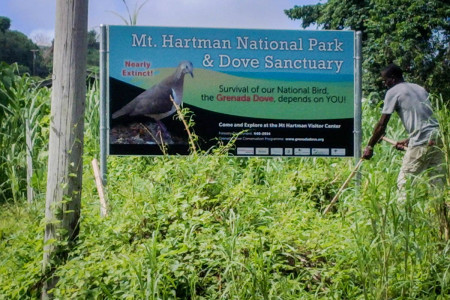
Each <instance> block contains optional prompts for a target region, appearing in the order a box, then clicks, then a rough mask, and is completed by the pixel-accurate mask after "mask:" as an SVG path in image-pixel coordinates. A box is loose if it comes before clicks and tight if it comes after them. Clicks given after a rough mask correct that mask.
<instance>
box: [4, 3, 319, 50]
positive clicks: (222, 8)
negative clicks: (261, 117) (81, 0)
mask: <svg viewBox="0 0 450 300" xmlns="http://www.w3.org/2000/svg"><path fill="white" fill-rule="evenodd" d="M56 1H57V0H0V16H6V17H8V18H10V19H11V28H10V29H11V30H18V31H20V32H22V33H24V34H26V35H27V36H28V37H30V38H31V39H32V40H33V41H34V42H36V43H38V44H46V43H47V44H48V43H50V42H51V40H52V39H53V37H54V24H55V11H56V8H55V7H56ZM126 2H127V3H128V6H129V8H130V11H131V12H133V11H134V10H135V8H136V7H137V6H139V5H140V4H143V3H144V2H145V0H126ZM319 2H321V3H324V2H326V0H296V1H293V0H147V2H146V3H145V4H144V5H143V7H142V9H141V10H140V12H139V14H138V20H137V25H142V26H175V27H213V28H250V29H299V28H301V27H300V22H299V21H292V20H290V19H289V18H288V17H287V16H286V15H285V14H284V11H283V10H284V9H289V8H293V7H294V6H295V5H299V6H300V5H307V4H317V3H319ZM118 15H120V16H122V17H127V16H128V14H127V11H126V7H125V5H124V2H123V0H90V1H89V24H88V29H89V30H91V29H98V28H99V26H100V25H101V24H105V25H124V21H123V20H122V19H121V18H120V17H119V16H118Z"/></svg>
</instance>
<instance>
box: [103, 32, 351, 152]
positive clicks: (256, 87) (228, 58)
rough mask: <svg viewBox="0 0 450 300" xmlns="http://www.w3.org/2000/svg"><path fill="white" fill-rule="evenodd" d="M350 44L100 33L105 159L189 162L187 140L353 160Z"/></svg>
mask: <svg viewBox="0 0 450 300" xmlns="http://www.w3.org/2000/svg"><path fill="white" fill-rule="evenodd" d="M354 40H355V33H354V32H353V31H306V30H262V29H261V30H253V29H220V28H177V27H139V26H108V27H107V43H108V46H107V49H108V51H107V53H108V54H107V55H108V57H107V58H108V59H107V64H108V67H107V73H108V74H107V75H106V77H107V78H108V92H109V93H108V95H109V97H108V99H109V100H108V101H109V102H108V110H109V113H108V114H109V116H108V124H107V127H108V128H109V131H108V141H109V142H108V146H109V148H108V152H109V154H112V155H161V154H182V155H184V154H189V152H190V144H189V135H188V134H189V133H190V132H193V133H195V135H196V136H197V137H198V139H197V140H196V141H197V143H198V147H200V148H201V149H202V150H207V149H210V148H211V147H214V146H215V145H218V144H219V143H220V144H226V143H229V142H232V143H233V146H232V147H230V154H232V155H237V156H340V157H345V156H353V152H354V99H355V96H354V79H355V75H354V71H355V62H354V57H355V55H354V48H355V47H354ZM194 68H195V71H194ZM194 73H195V76H194ZM186 75H187V76H186ZM177 107H179V108H180V109H183V111H185V112H186V111H187V112H188V118H189V120H188V122H186V123H189V124H190V125H189V126H191V128H186V125H185V124H184V123H183V120H181V119H180V117H179V115H178V114H177V112H176V110H177ZM188 129H190V130H188Z"/></svg>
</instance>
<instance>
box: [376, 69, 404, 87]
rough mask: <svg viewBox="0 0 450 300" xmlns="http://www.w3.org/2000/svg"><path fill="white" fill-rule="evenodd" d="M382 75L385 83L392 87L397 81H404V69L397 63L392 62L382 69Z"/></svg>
mask: <svg viewBox="0 0 450 300" xmlns="http://www.w3.org/2000/svg"><path fill="white" fill-rule="evenodd" d="M381 77H382V78H383V81H384V84H385V85H386V86H387V87H388V88H391V87H393V86H394V85H396V84H397V83H400V82H403V81H404V80H403V71H402V69H400V67H399V66H397V65H396V64H390V65H389V66H387V67H386V68H385V69H384V70H383V71H381Z"/></svg>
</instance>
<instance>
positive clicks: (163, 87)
mask: <svg viewBox="0 0 450 300" xmlns="http://www.w3.org/2000/svg"><path fill="white" fill-rule="evenodd" d="M193 69H194V67H193V65H192V63H191V62H190V61H182V62H180V64H179V65H178V67H177V69H176V70H175V72H174V73H173V74H172V75H170V76H168V77H167V78H165V79H163V80H162V81H161V82H159V83H158V84H156V85H154V86H152V87H151V88H150V89H148V90H146V91H144V92H142V93H141V94H139V95H138V96H137V97H136V98H134V99H133V100H132V101H131V102H129V103H128V104H127V105H125V106H124V107H122V108H121V109H119V110H118V111H116V112H115V113H113V115H112V118H113V119H117V118H119V117H122V116H130V117H133V116H147V117H151V118H153V119H155V120H156V122H158V124H159V125H160V127H161V128H163V126H161V123H160V121H159V120H161V119H163V118H165V117H168V116H170V115H171V114H173V113H174V112H175V111H176V108H175V106H174V105H173V103H172V101H171V100H170V97H172V98H173V100H174V101H175V103H176V104H177V105H181V103H182V102H183V83H184V75H186V74H188V73H189V74H191V76H192V77H194V74H193Z"/></svg>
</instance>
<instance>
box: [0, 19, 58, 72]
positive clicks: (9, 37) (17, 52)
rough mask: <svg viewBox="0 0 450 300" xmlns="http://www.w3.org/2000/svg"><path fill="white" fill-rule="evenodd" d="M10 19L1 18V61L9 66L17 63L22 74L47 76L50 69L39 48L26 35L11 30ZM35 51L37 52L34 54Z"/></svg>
mask: <svg viewBox="0 0 450 300" xmlns="http://www.w3.org/2000/svg"><path fill="white" fill-rule="evenodd" d="M10 25H11V21H10V19H9V18H6V17H0V61H3V62H6V63H7V64H13V63H17V64H18V65H19V71H20V73H22V74H23V73H32V71H35V72H34V73H35V74H33V75H38V76H46V75H48V73H49V71H48V69H47V68H46V67H45V66H44V65H43V63H42V57H41V54H40V51H39V50H40V49H39V47H38V46H37V45H36V44H35V43H33V42H32V41H31V40H30V39H29V38H28V37H27V36H26V35H25V34H23V33H21V32H19V31H14V30H13V31H12V30H9V28H10ZM33 51H35V52H33Z"/></svg>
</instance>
